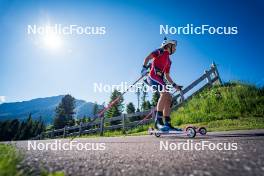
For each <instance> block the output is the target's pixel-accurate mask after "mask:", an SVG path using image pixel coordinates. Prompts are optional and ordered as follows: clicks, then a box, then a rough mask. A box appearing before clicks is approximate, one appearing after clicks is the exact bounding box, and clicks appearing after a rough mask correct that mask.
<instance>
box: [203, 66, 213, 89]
mask: <svg viewBox="0 0 264 176" xmlns="http://www.w3.org/2000/svg"><path fill="white" fill-rule="evenodd" d="M204 74H206V80H207V83H208V84H209V85H210V86H211V85H212V79H211V75H210V74H209V72H208V71H207V70H205V71H204Z"/></svg>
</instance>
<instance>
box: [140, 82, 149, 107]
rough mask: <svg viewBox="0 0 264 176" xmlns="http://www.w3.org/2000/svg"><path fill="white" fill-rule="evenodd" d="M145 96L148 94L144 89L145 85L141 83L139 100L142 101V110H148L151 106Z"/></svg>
mask: <svg viewBox="0 0 264 176" xmlns="http://www.w3.org/2000/svg"><path fill="white" fill-rule="evenodd" d="M147 96H148V93H147V91H146V85H145V84H143V85H142V97H141V100H142V103H141V110H142V111H146V110H149V109H150V108H151V104H150V102H149V101H148V100H146V99H147Z"/></svg>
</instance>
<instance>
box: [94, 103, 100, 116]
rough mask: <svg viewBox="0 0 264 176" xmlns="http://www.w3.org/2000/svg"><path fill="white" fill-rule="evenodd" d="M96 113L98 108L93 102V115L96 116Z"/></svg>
mask: <svg viewBox="0 0 264 176" xmlns="http://www.w3.org/2000/svg"><path fill="white" fill-rule="evenodd" d="M98 112H99V106H98V104H97V102H94V106H93V115H94V116H96V115H97V113H98Z"/></svg>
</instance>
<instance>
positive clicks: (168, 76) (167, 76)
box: [164, 73, 182, 90]
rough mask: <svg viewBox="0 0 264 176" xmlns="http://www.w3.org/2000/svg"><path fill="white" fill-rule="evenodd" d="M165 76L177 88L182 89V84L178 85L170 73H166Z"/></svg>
mask: <svg viewBox="0 0 264 176" xmlns="http://www.w3.org/2000/svg"><path fill="white" fill-rule="evenodd" d="M164 74H165V78H166V80H167V81H169V83H170V84H171V85H172V86H173V87H174V88H175V89H176V90H181V88H182V86H179V85H177V84H176V83H174V82H173V80H172V79H171V77H170V73H164Z"/></svg>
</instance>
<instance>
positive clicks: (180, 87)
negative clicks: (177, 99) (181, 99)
mask: <svg viewBox="0 0 264 176" xmlns="http://www.w3.org/2000/svg"><path fill="white" fill-rule="evenodd" d="M172 86H173V87H174V88H175V89H176V90H178V91H181V90H182V88H183V86H180V85H177V84H176V83H173V84H172Z"/></svg>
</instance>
